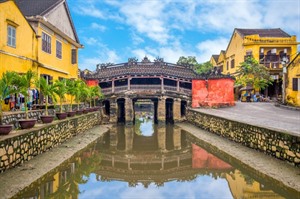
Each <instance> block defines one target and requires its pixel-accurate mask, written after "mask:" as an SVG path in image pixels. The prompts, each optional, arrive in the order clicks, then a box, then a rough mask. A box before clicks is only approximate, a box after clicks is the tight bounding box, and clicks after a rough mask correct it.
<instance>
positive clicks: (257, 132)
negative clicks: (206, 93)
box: [186, 109, 300, 167]
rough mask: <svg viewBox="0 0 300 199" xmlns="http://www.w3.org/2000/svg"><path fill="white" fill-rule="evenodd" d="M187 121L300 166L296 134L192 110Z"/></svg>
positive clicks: (188, 112) (298, 138)
mask: <svg viewBox="0 0 300 199" xmlns="http://www.w3.org/2000/svg"><path fill="white" fill-rule="evenodd" d="M186 118H187V121H188V122H190V123H192V124H193V125H195V126H197V127H200V128H201V129H204V130H207V131H209V132H211V133H214V134H217V135H219V136H222V137H224V138H227V139H229V140H232V141H234V142H237V143H240V144H242V145H245V146H247V147H249V148H253V149H256V150H258V151H260V152H263V153H266V154H268V155H271V156H273V157H275V158H278V159H281V160H284V161H287V162H289V163H291V164H293V165H294V166H297V167H300V137H299V136H297V135H293V133H290V132H287V131H282V130H277V129H271V128H266V127H260V126H253V125H251V124H247V123H243V122H239V121H235V120H230V119H226V118H223V117H218V116H215V115H210V114H207V113H202V112H198V111H195V110H191V109H189V110H188V111H187V115H186Z"/></svg>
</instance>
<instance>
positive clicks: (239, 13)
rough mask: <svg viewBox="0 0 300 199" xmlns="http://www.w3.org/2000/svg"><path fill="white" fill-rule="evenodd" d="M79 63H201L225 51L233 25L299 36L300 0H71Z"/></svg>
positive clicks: (82, 66) (81, 65) (92, 67)
mask: <svg viewBox="0 0 300 199" xmlns="http://www.w3.org/2000/svg"><path fill="white" fill-rule="evenodd" d="M68 4H69V8H70V11H71V14H72V17H73V21H74V24H75V27H76V30H77V34H78V36H79V39H80V42H81V44H83V45H84V46H85V47H84V49H82V50H80V51H79V68H80V69H86V68H87V69H90V70H95V68H96V64H98V63H107V62H112V63H123V62H127V60H128V58H130V57H136V58H138V59H139V60H141V59H142V58H143V57H144V56H145V55H146V56H147V57H148V58H150V60H153V59H154V58H156V57H158V56H159V57H162V58H164V60H165V61H166V62H171V63H176V62H177V60H178V58H179V57H180V56H196V58H197V60H198V62H199V63H202V62H205V61H208V60H209V59H210V57H211V55H212V54H219V53H220V51H221V50H225V49H226V47H227V45H228V42H229V40H230V37H231V35H232V32H233V30H234V28H281V29H283V30H284V31H286V32H287V33H288V34H290V35H297V40H298V41H299V38H300V0H69V1H68Z"/></svg>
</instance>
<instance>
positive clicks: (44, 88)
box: [36, 77, 56, 116]
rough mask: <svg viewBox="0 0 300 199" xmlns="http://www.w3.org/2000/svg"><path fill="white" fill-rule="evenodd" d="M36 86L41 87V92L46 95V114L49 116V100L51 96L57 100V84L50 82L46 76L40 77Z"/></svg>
mask: <svg viewBox="0 0 300 199" xmlns="http://www.w3.org/2000/svg"><path fill="white" fill-rule="evenodd" d="M36 86H37V87H38V88H39V89H40V92H41V93H42V94H43V95H44V97H45V98H46V104H45V109H46V113H45V115H46V116H48V101H49V99H48V98H49V97H51V98H52V99H53V100H54V101H56V98H55V95H54V94H55V86H54V85H53V84H48V82H47V80H46V79H45V78H43V77H42V78H39V79H38V81H37V82H36Z"/></svg>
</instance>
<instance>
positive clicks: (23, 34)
mask: <svg viewBox="0 0 300 199" xmlns="http://www.w3.org/2000/svg"><path fill="white" fill-rule="evenodd" d="M33 2H34V1H33ZM34 3H37V4H40V5H38V6H40V7H41V8H43V7H42V6H43V5H42V1H36V2H34ZM22 6H24V5H19V4H18V1H13V0H7V1H1V3H0V45H1V48H0V76H1V74H2V73H3V72H5V71H8V70H10V71H16V72H18V73H25V72H26V71H28V70H29V69H31V70H33V71H34V72H36V74H37V75H38V76H39V77H40V76H44V77H45V78H48V80H49V81H55V80H57V79H61V78H66V79H77V78H78V48H82V45H81V44H80V43H79V40H78V37H77V34H76V31H75V28H74V25H73V22H72V19H71V16H70V13H69V10H68V6H67V4H66V2H64V3H62V4H61V3H60V4H57V5H56V6H55V7H51V9H50V10H49V9H48V8H43V9H45V10H46V11H47V12H45V11H43V13H45V14H44V15H43V16H40V15H37V16H24V14H23V13H22ZM38 6H37V7H38ZM27 14H28V13H27ZM11 31H13V32H14V33H12V32H11ZM12 34H15V36H13V37H12ZM45 35H47V39H48V43H47V45H48V48H47V50H45ZM11 38H13V40H14V41H15V42H12V40H11ZM49 38H50V39H49ZM49 49H50V50H49ZM72 55H73V56H72Z"/></svg>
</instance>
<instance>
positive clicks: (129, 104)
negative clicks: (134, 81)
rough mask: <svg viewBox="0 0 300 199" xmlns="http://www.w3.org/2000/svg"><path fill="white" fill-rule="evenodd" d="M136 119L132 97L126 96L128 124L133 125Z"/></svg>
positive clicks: (126, 120)
mask: <svg viewBox="0 0 300 199" xmlns="http://www.w3.org/2000/svg"><path fill="white" fill-rule="evenodd" d="M133 120H134V110H133V103H132V99H131V98H129V97H126V98H125V122H126V125H132V124H133Z"/></svg>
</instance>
